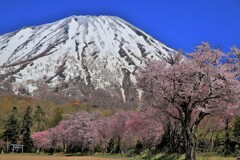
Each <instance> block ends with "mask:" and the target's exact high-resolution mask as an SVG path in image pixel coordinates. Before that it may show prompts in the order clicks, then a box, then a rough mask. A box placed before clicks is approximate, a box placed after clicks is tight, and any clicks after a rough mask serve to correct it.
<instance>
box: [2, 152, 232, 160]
mask: <svg viewBox="0 0 240 160" xmlns="http://www.w3.org/2000/svg"><path fill="white" fill-rule="evenodd" d="M144 159H145V160H148V157H147V156H146V155H141V156H137V157H135V158H127V157H122V156H121V155H105V154H100V155H92V156H66V155H61V154H56V155H46V154H0V160H144ZM151 160H184V155H182V154H162V153H161V154H157V155H155V156H153V157H152V158H151ZM197 160H236V157H220V156H216V155H206V154H204V153H203V154H198V156H197Z"/></svg>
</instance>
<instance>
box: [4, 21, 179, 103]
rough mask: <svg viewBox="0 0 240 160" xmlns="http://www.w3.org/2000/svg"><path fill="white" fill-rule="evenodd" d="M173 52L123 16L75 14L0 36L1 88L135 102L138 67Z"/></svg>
mask: <svg viewBox="0 0 240 160" xmlns="http://www.w3.org/2000/svg"><path fill="white" fill-rule="evenodd" d="M172 51H174V50H173V49H171V48H169V47H167V46H166V45H164V44H162V43H160V42H158V41H157V40H155V39H154V38H153V37H151V36H149V35H147V34H146V33H145V32H143V31H142V30H140V29H138V28H136V27H134V26H133V25H131V24H130V23H128V22H126V21H124V20H122V19H121V18H119V17H114V16H71V17H68V18H65V19H62V20H59V21H56V22H53V23H48V24H44V25H40V26H35V27H26V28H23V29H21V30H18V31H16V32H12V33H9V34H5V35H2V36H0V79H1V81H2V87H1V86H0V87H1V88H4V89H6V84H7V82H8V84H9V83H10V84H11V86H12V89H11V90H12V91H13V93H14V94H23V93H22V91H23V90H24V92H26V93H24V94H29V95H32V96H38V97H41V96H46V95H44V94H43V95H41V93H40V91H41V88H42V87H43V86H45V87H47V90H49V93H50V92H51V93H52V92H53V94H56V95H57V96H59V95H61V96H63V97H67V98H70V99H71V98H74V99H75V98H77V99H86V97H91V98H92V97H94V94H96V93H98V92H96V90H98V91H99V90H101V92H103V91H104V92H105V91H106V94H102V93H101V96H103V95H106V97H108V98H109V96H110V97H117V98H118V99H119V103H120V102H121V101H124V102H130V101H135V100H136V97H137V95H138V91H137V90H136V87H135V83H136V80H135V74H136V72H137V70H138V68H141V67H143V66H145V65H147V64H148V63H149V62H151V61H152V60H159V59H164V58H166V57H168V55H169V52H172ZM0 85H1V84H0ZM64 86H65V87H64ZM66 86H68V87H66ZM55 91H57V92H55ZM53 94H52V95H53ZM106 97H105V99H108V98H106ZM41 98H42V97H41ZM45 98H46V97H45ZM102 99H104V97H102ZM95 101H97V100H95ZM102 105H104V104H102Z"/></svg>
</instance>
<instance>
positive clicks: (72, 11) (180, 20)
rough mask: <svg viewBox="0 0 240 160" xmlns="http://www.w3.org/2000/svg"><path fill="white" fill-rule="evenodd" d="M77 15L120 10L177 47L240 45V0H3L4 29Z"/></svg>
mask: <svg viewBox="0 0 240 160" xmlns="http://www.w3.org/2000/svg"><path fill="white" fill-rule="evenodd" d="M71 15H114V16H119V17H121V18H123V19H124V20H126V21H128V22H130V23H132V24H133V25H135V26H137V27H138V28H140V29H142V30H144V31H145V32H147V33H148V34H150V35H152V36H153V37H154V38H156V39H157V40H159V41H161V42H163V43H165V44H166V45H168V46H170V47H172V48H174V49H179V48H181V49H183V50H185V51H189V52H190V51H191V50H192V49H193V47H194V46H195V45H198V44H200V43H201V42H202V41H208V42H209V43H210V44H212V45H213V46H216V47H218V46H221V47H222V49H223V50H224V51H228V50H229V48H230V46H233V45H236V46H238V47H240V0H0V34H4V33H7V32H11V31H15V30H17V29H20V28H22V27H24V26H34V25H40V24H44V23H49V22H54V21H56V20H59V19H62V18H65V17H68V16H71Z"/></svg>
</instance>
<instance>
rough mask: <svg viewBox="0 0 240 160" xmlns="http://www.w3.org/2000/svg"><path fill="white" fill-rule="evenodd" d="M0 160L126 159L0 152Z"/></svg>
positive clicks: (119, 159) (125, 159)
mask: <svg viewBox="0 0 240 160" xmlns="http://www.w3.org/2000/svg"><path fill="white" fill-rule="evenodd" d="M0 160H127V158H121V157H118V156H116V157H112V156H110V157H108V156H102V157H101V156H65V155H46V154H43V155H41V154H40V155H37V154H0Z"/></svg>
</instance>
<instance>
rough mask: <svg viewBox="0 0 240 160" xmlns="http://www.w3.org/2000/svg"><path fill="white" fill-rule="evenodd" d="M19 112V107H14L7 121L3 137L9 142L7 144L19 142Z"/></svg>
mask: <svg viewBox="0 0 240 160" xmlns="http://www.w3.org/2000/svg"><path fill="white" fill-rule="evenodd" d="M17 114H18V110H17V107H13V108H12V112H11V113H10V114H9V116H8V118H7V120H6V122H5V126H4V133H3V138H4V140H5V141H6V142H7V145H8V144H9V143H11V144H14V143H17V141H18V138H19V134H18V133H19V122H18V115H17Z"/></svg>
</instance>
